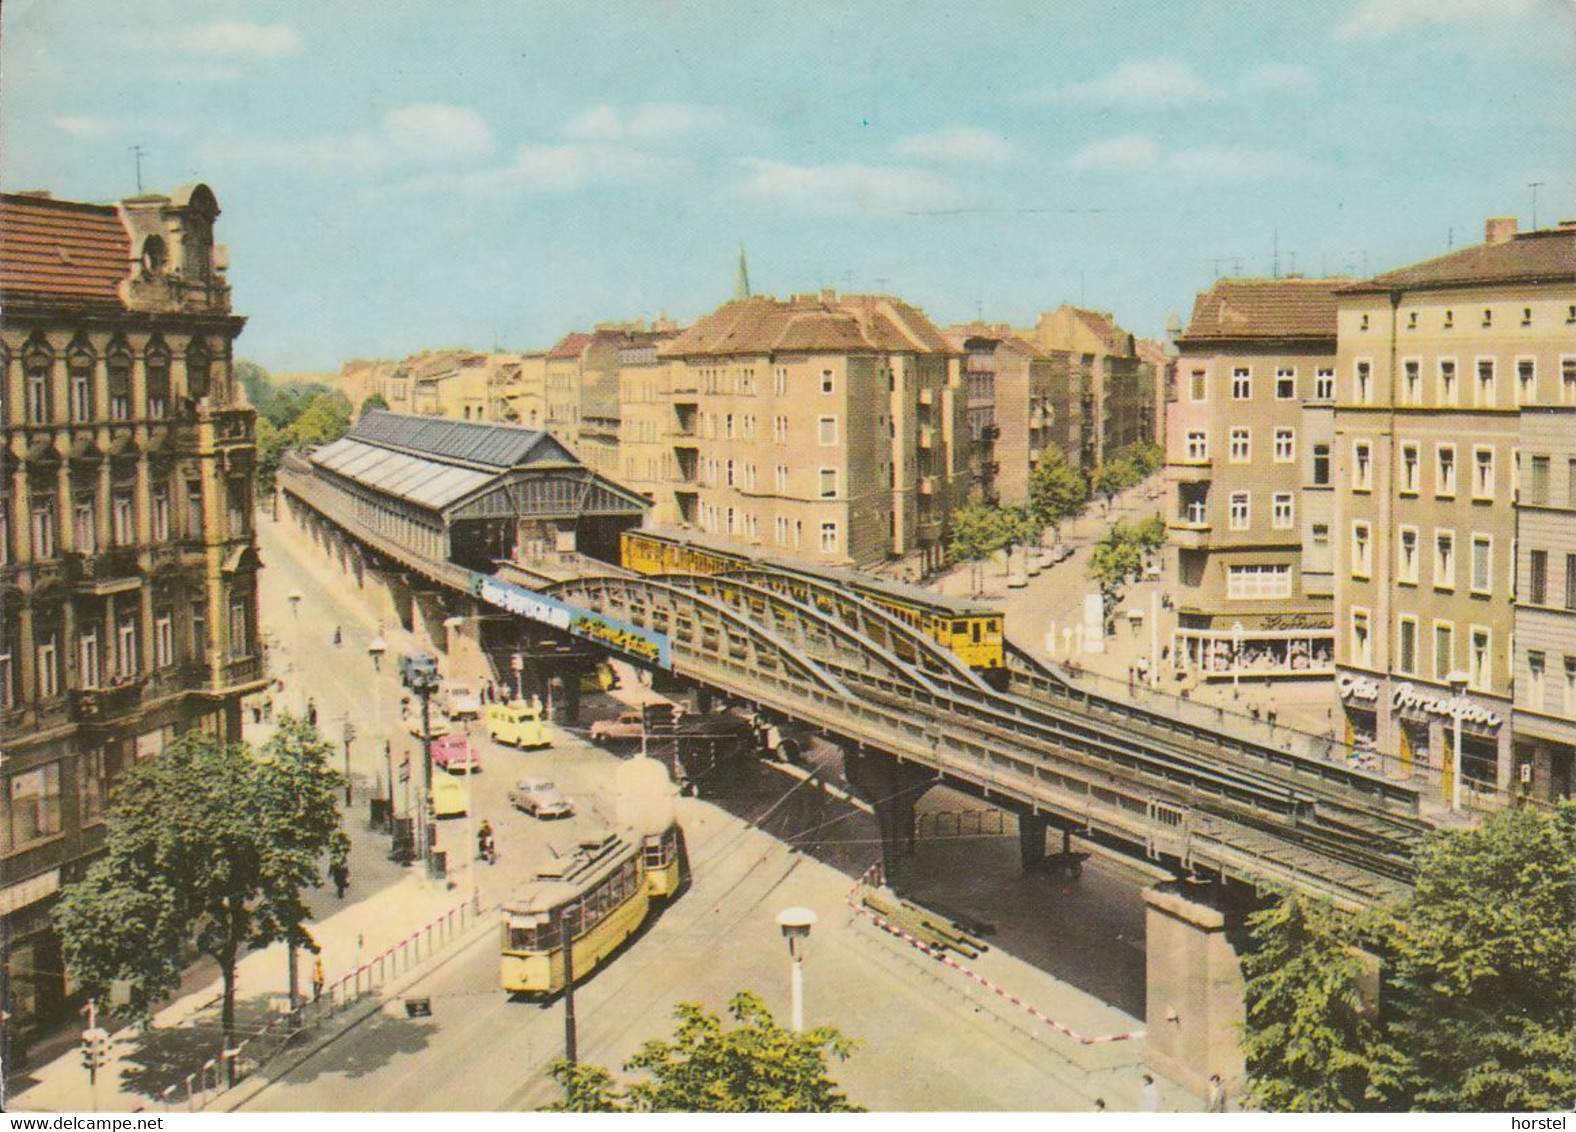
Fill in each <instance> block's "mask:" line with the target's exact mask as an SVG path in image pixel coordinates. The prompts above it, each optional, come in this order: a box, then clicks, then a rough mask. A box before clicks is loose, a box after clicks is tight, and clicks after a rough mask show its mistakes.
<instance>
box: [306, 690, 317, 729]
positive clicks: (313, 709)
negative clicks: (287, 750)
mask: <svg viewBox="0 0 1576 1132" xmlns="http://www.w3.org/2000/svg"><path fill="white" fill-rule="evenodd" d="M306 721H307V723H308V724H309V725H311V726H312V727H316V726H317V701H316V700H315V699H313V698H312V697H310V696H308V697H307V701H306Z"/></svg>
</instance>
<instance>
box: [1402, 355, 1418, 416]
mask: <svg viewBox="0 0 1576 1132" xmlns="http://www.w3.org/2000/svg"><path fill="white" fill-rule="evenodd" d="M1401 374H1402V380H1401V403H1402V404H1403V405H1416V404H1417V403H1418V402H1419V401H1421V400H1422V396H1423V363H1422V362H1420V361H1419V360H1418V359H1416V358H1407V359H1406V361H1404V362H1402V363H1401Z"/></svg>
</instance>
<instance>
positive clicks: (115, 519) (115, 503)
mask: <svg viewBox="0 0 1576 1132" xmlns="http://www.w3.org/2000/svg"><path fill="white" fill-rule="evenodd" d="M132 514H133V513H132V507H131V496H130V495H128V494H120V495H116V496H115V498H114V499H113V500H111V501H110V527H111V533H112V534H113V535H114V537H115V545H116V546H131V545H132V544H133V543H135V542H136V541H137V525H136V523H135V522H134V521H133V518H132Z"/></svg>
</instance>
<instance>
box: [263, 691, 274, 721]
mask: <svg viewBox="0 0 1576 1132" xmlns="http://www.w3.org/2000/svg"><path fill="white" fill-rule="evenodd" d="M263 719H264V720H266V721H267V722H269V723H272V722H273V721H274V694H273V693H272V692H269V693H267V694H266V695H264V696H263Z"/></svg>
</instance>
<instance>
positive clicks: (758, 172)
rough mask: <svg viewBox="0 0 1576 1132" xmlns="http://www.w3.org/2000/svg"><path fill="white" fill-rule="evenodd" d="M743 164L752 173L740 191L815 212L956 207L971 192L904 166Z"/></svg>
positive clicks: (739, 186)
mask: <svg viewBox="0 0 1576 1132" xmlns="http://www.w3.org/2000/svg"><path fill="white" fill-rule="evenodd" d="M740 164H741V165H743V166H744V168H745V169H747V170H748V171H749V172H748V175H747V176H746V177H745V178H744V179H743V180H742V181H741V182H739V184H737V185H736V186H735V189H736V191H738V192H740V193H742V194H744V195H745V196H749V197H754V198H756V199H758V200H767V201H775V202H779V203H782V204H789V205H794V206H796V207H799V208H803V209H806V210H808V211H813V212H822V213H838V214H843V213H851V212H863V213H901V212H926V211H933V210H938V209H946V208H953V207H957V206H959V205H961V204H962V203H963V202H964V200H965V199H966V198H967V196H968V193H967V191H966V190H965V188H964V187H963V186H962V185H960V184H958V183H957V182H956V181H954V180H952V179H951V178H950V177H946V176H944V175H942V174H940V173H936V172H933V171H932V170H929V169H913V168H909V167H907V166H901V165H893V166H878V165H861V164H858V163H855V162H838V163H833V164H828V165H793V164H790V163H788V162H785V161H769V160H766V159H764V158H757V157H747V158H744V159H743V161H741V162H740Z"/></svg>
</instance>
